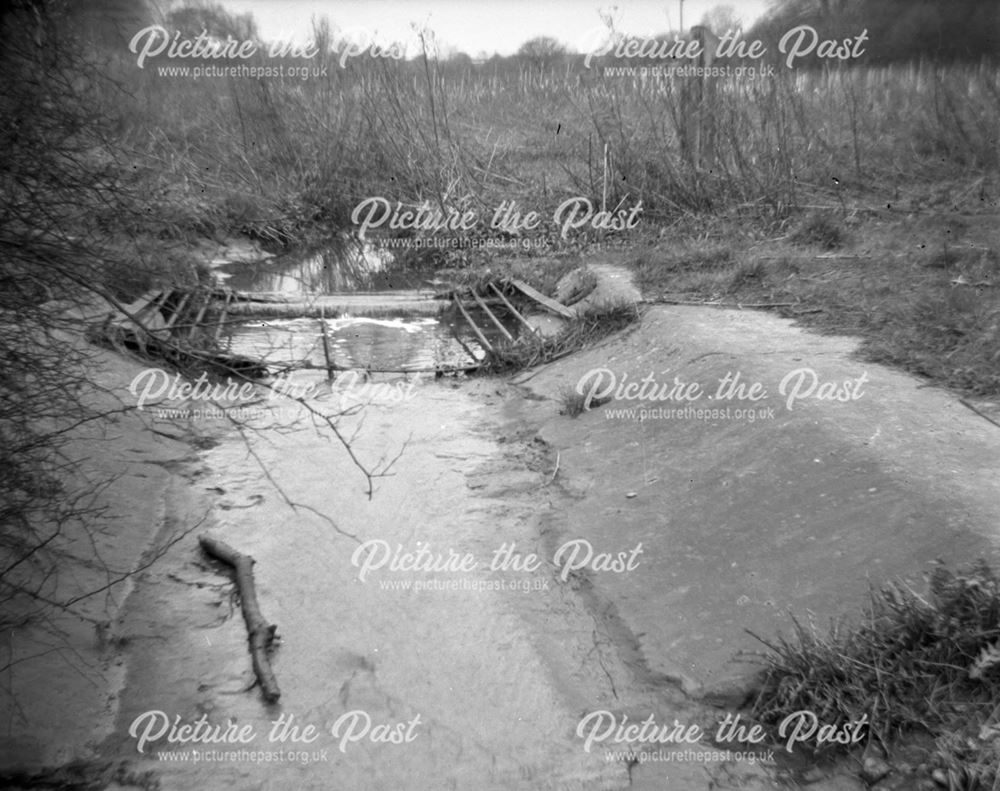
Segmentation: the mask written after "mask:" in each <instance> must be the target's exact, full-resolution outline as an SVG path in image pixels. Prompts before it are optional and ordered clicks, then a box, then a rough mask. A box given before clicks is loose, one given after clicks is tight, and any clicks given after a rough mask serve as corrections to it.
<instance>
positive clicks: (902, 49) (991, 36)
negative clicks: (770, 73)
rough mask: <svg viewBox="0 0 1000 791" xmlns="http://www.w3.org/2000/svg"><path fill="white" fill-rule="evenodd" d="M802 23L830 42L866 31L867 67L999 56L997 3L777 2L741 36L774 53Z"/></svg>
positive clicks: (915, 0) (911, 0) (971, 0)
mask: <svg viewBox="0 0 1000 791" xmlns="http://www.w3.org/2000/svg"><path fill="white" fill-rule="evenodd" d="M803 24H804V25H811V26H812V27H814V28H815V29H816V30H817V32H818V33H819V34H820V36H821V37H823V38H833V39H839V38H848V37H852V36H855V35H857V34H858V33H860V32H861V31H863V30H866V29H867V31H868V43H867V46H866V50H867V51H866V54H865V58H864V62H866V63H896V62H900V61H913V60H921V59H924V60H936V61H979V60H981V59H983V58H987V59H996V58H997V57H998V55H1000V0H779V2H777V3H776V4H775V6H774V7H773V8H772V10H771V11H770V13H768V14H767V15H766V16H765V17H764V18H763V19H761V20H760V21H759V22H758V23H757V24H756V25H754V26H753V28H752V29H751V30H749V31H747V34H746V35H747V37H748V38H751V39H752V38H758V39H760V40H762V41H764V42H765V43H766V44H768V45H769V50H773V49H774V48H775V47H776V45H777V42H778V40H779V39H780V37H781V36H782V35H784V33H785V32H786V31H787V30H789V29H791V28H793V27H795V26H797V25H803Z"/></svg>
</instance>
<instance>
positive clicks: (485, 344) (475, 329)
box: [453, 296, 493, 354]
mask: <svg viewBox="0 0 1000 791" xmlns="http://www.w3.org/2000/svg"><path fill="white" fill-rule="evenodd" d="M453 299H454V300H455V304H456V305H458V309H459V310H460V311H462V315H463V316H465V320H466V321H467V322H469V326H470V327H472V331H473V332H475V333H476V337H477V338H478V339H479V342H480V343H481V344H483V348H484V349H486V351H488V352H490V353H491V354H492V353H493V347H492V346H491V345H490V342H489V341H488V340H486V336H485V335H483V331H482V330H481V329H479V327H477V326H476V322H474V321H473V320H472V316H470V315H469V311H467V310H466V309H465V305H463V304H462V300H460V299H459V298H458V297H457V296H455V297H453Z"/></svg>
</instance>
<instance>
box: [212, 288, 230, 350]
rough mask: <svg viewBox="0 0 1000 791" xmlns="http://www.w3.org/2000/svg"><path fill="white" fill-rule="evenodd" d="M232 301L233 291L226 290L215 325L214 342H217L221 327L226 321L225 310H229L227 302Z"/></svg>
mask: <svg viewBox="0 0 1000 791" xmlns="http://www.w3.org/2000/svg"><path fill="white" fill-rule="evenodd" d="M232 301H233V292H232V291H227V292H226V301H225V302H224V303H223V305H222V311H221V312H220V313H219V323H218V324H216V325H215V336H214V341H215V343H218V342H219V336H220V335H222V328H223V326H224V325H225V323H226V311H227V310H229V303H230V302H232Z"/></svg>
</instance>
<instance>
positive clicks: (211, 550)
mask: <svg viewBox="0 0 1000 791" xmlns="http://www.w3.org/2000/svg"><path fill="white" fill-rule="evenodd" d="M198 543H199V544H201V548H202V549H203V550H205V552H206V553H207V554H208V555H210V556H212V557H213V558H215V559H216V560H221V561H222V562H223V563H225V564H227V565H229V566H232V567H233V569H234V570H235V571H236V590H237V591H239V594H240V605H241V606H242V609H243V620H244V621H245V622H246V625H247V634H248V635H249V642H250V657H251V659H252V660H253V672H254V675H256V676H257V681H259V682H260V688H261V691H262V692H263V694H264V700H266V701H267V702H268V703H274V702H276V701H277V700H278V698H280V697H281V690H280V689H278V681H277V679H276V678H275V677H274V671H273V670H271V660H270V659H269V658H268V655H267V650H268V648H269V647H270V646H271V643H272V642H274V633H275V631H276V630H277V628H278V627H277V626H275V625H274V624H271V623H268V622H267V620H266V619H265V618H264V616H263V615H262V614H261V611H260V605H259V604H258V603H257V589H256V588H255V587H254V582H253V564H254V560H253V558H252V557H250V556H249V555H244V554H242V553H240V552H237V551H236V550H235V549H233V548H232V547H231V546H229V544H226V543H225V542H223V541H219V540H218V539H216V538H212V537H211V536H206V535H202V536H198Z"/></svg>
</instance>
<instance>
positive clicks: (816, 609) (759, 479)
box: [511, 307, 1000, 705]
mask: <svg viewBox="0 0 1000 791" xmlns="http://www.w3.org/2000/svg"><path fill="white" fill-rule="evenodd" d="M855 346H856V344H855V342H854V341H853V340H851V339H849V338H834V337H824V336H819V335H814V334H810V333H808V332H805V331H803V330H801V329H798V328H796V327H795V326H793V325H792V324H791V323H790V322H788V321H786V320H782V319H778V318H775V317H773V316H771V315H768V314H764V313H758V312H750V311H747V312H739V311H720V310H716V309H710V308H689V307H683V308H682V307H673V308H662V307H658V308H651V309H649V310H647V311H646V313H645V315H644V317H643V319H642V321H641V324H640V325H639V326H638V327H637V328H634V329H633V330H632V331H630V332H627V333H625V334H623V335H621V336H619V337H617V338H615V339H613V340H611V341H609V342H607V343H605V344H603V345H602V346H601V347H600V348H595V349H592V350H589V351H587V352H585V353H582V354H578V355H575V356H574V357H572V358H571V359H567V360H563V361H560V362H558V363H557V364H554V365H551V366H548V367H545V368H543V369H541V370H539V371H536V372H534V373H528V374H526V375H523V376H522V377H520V378H519V379H518V380H517V381H518V382H520V383H522V386H523V387H524V388H525V390H526V392H527V393H528V394H529V395H530V397H529V398H526V399H524V400H522V401H520V402H518V403H516V404H513V405H512V407H511V416H512V417H516V418H519V419H526V420H528V421H530V422H532V423H533V424H534V425H535V426H537V428H538V430H539V432H540V436H541V437H543V438H544V439H545V440H546V441H547V442H548V443H550V444H551V446H552V447H553V449H554V450H555V451H556V452H557V453H558V454H559V458H560V471H559V475H558V483H560V484H561V486H562V487H563V490H564V493H565V495H566V498H565V501H564V504H563V506H562V507H561V508H559V509H557V511H556V513H555V514H554V515H553V516H552V520H551V521H552V529H553V535H555V536H557V540H558V541H564V540H566V539H567V538H581V539H586V540H587V541H589V542H590V543H591V544H592V545H593V546H594V547H595V548H603V551H607V552H622V551H627V550H630V549H632V548H634V547H635V546H636V545H637V544H638V543H640V542H641V544H642V555H641V563H640V564H639V565H638V567H637V568H636V569H634V570H633V571H630V572H627V573H620V574H619V573H606V572H605V573H598V572H593V571H587V572H586V573H587V576H588V577H589V578H590V579H591V581H592V582H593V585H594V586H595V590H596V592H597V594H598V596H599V599H600V601H602V602H603V603H604V604H603V611H604V613H605V616H606V618H607V620H608V622H609V624H611V625H612V626H613V627H614V628H616V629H617V631H618V633H619V634H621V635H622V637H623V639H625V640H626V642H627V641H633V643H634V645H635V647H636V651H637V654H638V661H640V662H642V663H644V666H645V668H646V670H647V672H648V674H649V677H650V678H651V679H652V680H654V681H656V680H659V681H662V682H665V683H666V682H670V683H676V684H678V685H679V686H681V687H683V688H684V689H685V690H686V691H687V692H689V693H690V694H693V695H694V696H696V697H701V696H704V695H706V694H707V695H708V696H709V697H712V696H713V695H714V696H715V697H716V698H719V699H721V700H722V701H723V702H724V703H726V704H727V705H734V704H736V703H738V700H739V694H740V693H739V689H740V687H741V682H740V679H744V678H745V677H746V676H747V675H748V674H750V673H752V672H753V671H754V670H755V666H753V665H748V664H744V663H739V662H734V661H733V657H734V655H735V654H736V653H737V652H738V651H741V650H750V651H753V650H759V649H760V648H761V646H760V644H759V643H757V642H756V641H755V640H754V639H753V638H752V637H750V636H749V635H748V634H747V631H746V630H752V631H754V632H756V633H758V634H760V635H762V636H773V634H774V633H775V631H776V630H779V629H786V628H787V627H788V626H789V625H790V621H789V617H788V616H789V613H790V612H791V613H795V614H796V615H798V616H800V617H805V616H807V615H808V614H813V615H815V617H816V619H817V622H818V623H819V624H820V625H821V626H825V623H826V622H827V620H828V619H829V618H831V617H835V616H838V615H841V614H844V613H852V612H856V611H857V608H858V606H859V605H861V604H862V603H863V602H864V601H865V599H866V596H867V591H868V587H869V585H870V584H878V583H880V582H881V581H883V580H887V579H890V578H893V577H896V576H904V577H908V578H910V579H914V580H915V581H916V583H917V585H918V587H919V588H920V589H922V581H921V580H920V575H921V573H922V572H923V571H925V570H926V569H927V564H928V563H929V562H930V561H932V560H934V559H935V558H942V559H944V560H946V561H948V562H950V563H957V562H963V561H969V560H972V559H975V558H977V557H979V556H986V557H995V555H996V548H997V546H998V543H1000V534H998V532H997V524H998V523H1000V520H998V517H1000V475H998V473H1000V430H998V429H997V428H996V426H994V425H991V424H990V423H989V422H987V421H986V420H984V419H982V418H981V417H979V416H977V415H976V414H975V413H973V412H972V411H970V410H969V409H967V408H966V407H965V406H963V405H962V404H961V403H960V402H959V401H958V399H957V398H956V397H955V396H954V395H952V394H949V393H947V392H943V391H941V390H937V389H934V388H928V387H924V386H922V383H921V382H920V381H919V380H917V379H916V378H914V377H912V376H909V375H907V374H903V373H900V372H898V371H894V370H891V369H888V368H885V367H882V366H878V365H872V364H869V363H864V362H861V361H859V360H857V359H855V357H854V356H853V351H854V349H855ZM727 376H728V377H729V378H728V380H727V379H726V377H727ZM737 376H738V379H736V381H735V384H734V381H733V380H734V379H735V378H736V377H737ZM581 379H583V380H584V381H585V383H586V387H587V388H589V387H594V388H596V390H597V391H598V392H597V394H598V395H606V396H608V397H610V398H611V400H610V401H609V402H608V403H606V404H604V405H602V406H600V407H598V408H596V409H593V410H591V411H589V412H586V413H584V414H583V415H581V416H580V417H578V418H576V419H572V418H570V417H567V416H560V415H558V414H557V412H558V410H559V408H560V394H561V392H562V391H563V390H564V389H565V388H569V387H575V386H576V385H577V383H578V382H579V381H580V380H581ZM643 379H646V380H647V384H646V387H645V389H642V381H643ZM783 380H785V382H784V386H783V387H782V381H783ZM722 381H726V382H727V383H728V384H734V386H733V387H732V388H731V390H729V391H728V395H729V396H730V397H729V398H726V397H725V396H726V395H727V391H726V390H725V389H723V391H722V392H720V391H719V386H720V382H722ZM692 383H697V384H698V387H697V388H695V389H694V390H692V389H691V387H690V386H691V384H692ZM755 383H756V384H758V387H757V389H756V390H751V388H752V387H753V385H754V384H755ZM633 384H634V385H635V386H634V387H631V388H629V385H633ZM741 385H742V389H741V388H740V386H741ZM810 387H812V391H811V393H810ZM605 389H607V391H608V392H607V393H605V392H604V391H605ZM782 391H783V392H784V395H782ZM793 392H797V393H798V394H799V396H800V397H796V398H793V399H792V400H791V401H789V399H788V396H789V395H791V394H793ZM820 394H823V395H827V396H830V398H828V399H820V398H818V396H819V395H820ZM695 395H696V396H697V397H692V396H695ZM740 395H742V396H743V397H742V398H741V397H740ZM752 395H756V396H757V398H756V399H755V398H753V397H752ZM539 397H540V400H539ZM839 397H843V398H845V399H846V400H836V399H837V398H839Z"/></svg>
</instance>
